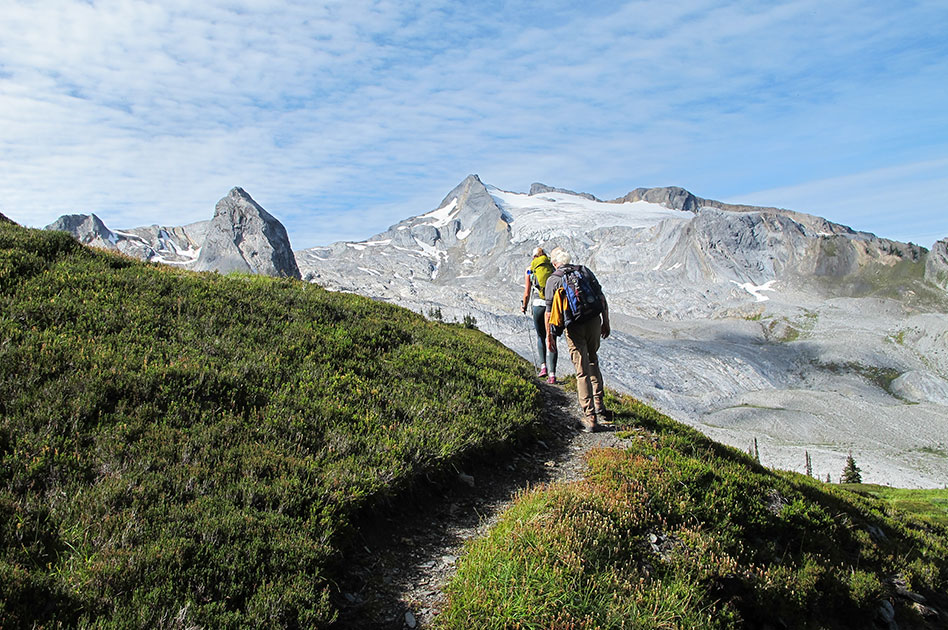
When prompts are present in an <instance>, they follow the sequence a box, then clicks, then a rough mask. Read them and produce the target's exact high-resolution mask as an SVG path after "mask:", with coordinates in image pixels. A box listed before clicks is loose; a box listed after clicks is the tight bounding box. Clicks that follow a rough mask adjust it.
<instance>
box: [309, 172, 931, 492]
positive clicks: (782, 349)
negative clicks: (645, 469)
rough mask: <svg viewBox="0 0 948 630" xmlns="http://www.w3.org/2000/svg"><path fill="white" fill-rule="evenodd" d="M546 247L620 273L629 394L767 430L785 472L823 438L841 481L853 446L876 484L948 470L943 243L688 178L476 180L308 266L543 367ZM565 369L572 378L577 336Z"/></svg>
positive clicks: (323, 277) (754, 433)
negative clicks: (602, 191)
mask: <svg viewBox="0 0 948 630" xmlns="http://www.w3.org/2000/svg"><path fill="white" fill-rule="evenodd" d="M538 245H539V246H542V247H544V248H546V249H547V251H550V250H552V248H553V247H555V246H560V247H563V248H565V249H567V250H568V251H570V252H571V254H572V256H573V259H574V261H576V262H580V263H583V264H585V265H587V266H588V267H590V268H591V269H592V270H593V271H594V272H595V273H596V275H597V277H598V278H599V280H600V282H601V283H602V285H603V287H604V289H605V291H606V293H607V295H608V298H609V303H610V309H611V312H612V319H613V330H614V334H613V336H612V337H610V339H609V340H607V341H606V342H604V344H603V350H602V352H603V359H604V366H605V373H606V378H607V381H608V382H609V384H610V385H611V386H613V387H616V388H617V389H619V390H622V391H626V392H629V393H631V394H633V395H635V396H637V397H639V398H643V399H647V400H649V401H650V402H651V403H653V404H655V405H656V406H658V407H659V408H661V409H663V410H665V411H667V412H668V413H670V414H671V415H673V416H675V417H677V418H679V419H683V420H686V421H689V422H692V423H694V424H695V425H697V426H699V427H700V428H701V429H702V430H704V431H705V432H706V433H708V434H709V435H711V436H712V437H714V438H716V439H719V440H721V441H724V442H726V443H730V444H733V445H735V446H738V447H741V448H744V447H746V446H747V444H748V443H749V442H750V441H752V440H753V438H755V437H756V438H758V442H759V444H761V448H762V456H763V457H764V459H765V463H769V464H771V465H779V466H785V467H788V468H795V469H802V466H803V462H804V458H803V449H804V448H806V449H807V450H808V451H809V453H810V455H811V457H812V460H813V462H814V463H815V467H816V470H817V471H818V472H819V473H820V476H822V477H825V475H826V473H830V474H831V475H833V476H835V475H837V474H838V472H839V470H841V469H842V465H843V461H844V459H845V456H846V454H847V453H848V452H849V451H853V453H854V455H856V456H857V459H859V453H861V452H863V451H864V454H865V457H864V458H862V459H859V461H860V462H864V461H865V462H866V465H865V466H864V469H865V470H866V475H865V476H866V478H867V479H868V480H873V481H880V482H885V481H896V482H900V483H902V484H903V485H905V484H908V485H913V484H919V485H939V484H941V483H943V480H944V479H946V478H948V463H946V459H948V458H946V457H945V456H944V455H943V454H942V453H946V452H948V437H946V436H948V318H946V317H945V315H944V313H945V312H946V310H948V308H946V305H948V295H946V294H945V291H944V290H943V288H940V287H939V286H937V284H936V283H935V280H936V279H937V278H938V277H939V275H938V274H939V273H942V274H943V273H944V266H943V265H944V263H943V262H941V261H942V259H943V256H941V257H940V254H939V252H940V250H937V247H936V250H933V252H927V251H926V250H924V249H923V248H920V247H918V246H916V245H912V244H907V243H899V242H896V241H890V240H886V239H881V238H877V237H875V236H874V235H872V234H867V233H862V232H855V231H853V230H851V229H849V228H847V227H845V226H842V225H838V224H834V223H832V222H829V221H826V220H825V219H822V218H820V217H815V216H812V215H807V214H803V213H799V212H792V211H788V210H780V209H776V208H757V207H748V206H733V205H728V204H724V203H720V202H716V201H713V200H706V199H701V198H699V197H695V196H694V195H692V194H691V193H689V192H688V191H685V190H683V189H680V188H662V189H637V190H634V191H632V192H631V193H629V194H628V195H626V196H625V197H623V198H620V199H616V200H612V201H601V200H599V199H597V198H596V197H595V196H593V195H590V194H587V193H574V192H571V191H566V190H562V189H555V188H551V187H548V186H544V185H541V184H534V186H533V187H531V192H530V194H523V193H514V192H509V191H504V190H500V189H498V188H495V187H492V186H489V185H485V184H484V183H483V182H481V181H480V179H479V178H478V177H477V176H476V175H471V176H469V177H467V178H466V179H465V180H464V181H463V182H461V184H459V185H458V186H457V187H456V188H455V189H454V190H453V191H451V192H450V193H449V194H448V195H447V196H446V197H445V198H444V200H443V201H442V202H441V203H440V204H439V205H438V206H437V207H436V208H435V209H434V210H432V211H429V212H424V213H422V214H419V215H418V216H415V217H411V218H408V219H405V220H404V221H402V222H400V223H398V224H396V225H393V226H392V227H391V228H389V229H388V230H386V231H385V232H383V233H381V234H378V235H376V236H373V237H371V238H369V239H368V240H366V241H362V242H342V243H335V244H333V245H331V246H328V247H316V248H312V249H308V250H303V251H299V252H297V261H298V263H299V266H300V270H301V272H302V273H303V274H304V278H305V279H308V280H311V281H313V282H316V283H318V284H320V285H323V286H325V287H327V288H330V289H335V290H344V291H352V292H357V293H361V294H364V295H369V296H372V297H375V298H379V299H386V300H390V301H392V302H395V303H398V304H400V305H403V306H406V307H409V308H412V309H414V310H416V311H419V312H422V313H426V314H427V313H432V312H435V311H437V312H440V313H441V314H442V315H443V316H444V317H445V318H446V319H448V320H452V319H453V320H458V321H460V320H461V319H462V318H463V317H465V316H473V317H474V318H475V319H476V320H477V322H478V327H479V328H481V329H482V330H484V331H485V332H488V333H490V334H491V335H493V336H494V337H496V338H498V339H500V340H501V341H503V342H504V343H505V344H507V345H508V346H510V347H512V348H514V349H515V350H517V351H518V352H520V353H521V354H522V355H523V356H525V357H528V358H529V357H531V356H532V355H533V353H534V352H535V350H534V347H535V346H534V344H533V332H532V327H533V325H532V321H530V320H529V319H528V318H527V317H525V316H523V315H521V314H520V306H519V305H520V296H521V295H522V293H523V287H524V271H525V269H526V267H527V265H528V264H529V260H530V253H531V252H532V250H533V249H534V248H535V247H537V246H538ZM941 277H944V276H941ZM942 286H943V285H942ZM560 345H561V346H564V344H562V343H561V344H560ZM533 360H534V362H537V357H535V356H533ZM557 371H558V373H560V374H566V373H570V372H572V366H571V365H569V359H568V356H567V353H566V352H565V347H561V354H560V360H559V366H558V368H557ZM909 426H910V427H911V429H910V430H909ZM768 458H769V461H768ZM867 460H869V461H871V462H872V464H871V465H870V464H869V461H867ZM821 466H822V469H821V468H820V467H821Z"/></svg>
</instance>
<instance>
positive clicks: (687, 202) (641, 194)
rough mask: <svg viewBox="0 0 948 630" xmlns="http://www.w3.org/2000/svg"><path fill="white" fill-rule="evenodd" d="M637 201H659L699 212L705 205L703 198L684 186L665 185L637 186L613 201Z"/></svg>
mask: <svg viewBox="0 0 948 630" xmlns="http://www.w3.org/2000/svg"><path fill="white" fill-rule="evenodd" d="M636 201H647V202H649V203H657V204H659V205H661V206H664V207H666V208H670V209H672V210H683V211H685V212H694V213H697V212H698V209H699V208H700V207H701V206H702V205H704V204H702V203H701V202H702V201H703V200H702V199H699V198H698V197H695V196H694V195H692V194H691V193H690V192H688V191H687V190H685V189H684V188H679V187H678V186H664V187H662V188H636V189H635V190H633V191H632V192H630V193H628V194H626V195H625V196H624V197H619V198H618V199H613V201H612V202H613V203H634V202H636Z"/></svg>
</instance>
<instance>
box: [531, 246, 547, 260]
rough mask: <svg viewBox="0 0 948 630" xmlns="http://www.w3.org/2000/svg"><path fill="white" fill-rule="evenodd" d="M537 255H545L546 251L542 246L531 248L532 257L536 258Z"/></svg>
mask: <svg viewBox="0 0 948 630" xmlns="http://www.w3.org/2000/svg"><path fill="white" fill-rule="evenodd" d="M537 256H546V252H545V251H543V248H542V247H537V248H536V249H535V250H533V257H534V258H536V257H537Z"/></svg>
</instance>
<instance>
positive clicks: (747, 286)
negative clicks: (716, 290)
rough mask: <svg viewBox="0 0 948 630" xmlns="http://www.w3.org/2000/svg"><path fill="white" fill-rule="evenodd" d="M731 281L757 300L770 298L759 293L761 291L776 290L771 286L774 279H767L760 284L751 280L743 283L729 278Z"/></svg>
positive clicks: (764, 300) (763, 300)
mask: <svg viewBox="0 0 948 630" xmlns="http://www.w3.org/2000/svg"><path fill="white" fill-rule="evenodd" d="M731 282H733V283H734V284H736V285H737V286H739V287H740V288H742V289H744V290H745V291H747V292H748V293H750V294H751V295H753V296H754V297H755V298H757V301H758V302H766V301H767V300H769V299H770V298H769V297H767V296H766V295H761V294H760V292H761V291H775V290H776V289H774V288H773V283H774V282H776V280H768V281H767V282H765V283H764V284H762V285H760V286H757V285H755V284H754V283H753V282H745V283H743V284H741V283H740V282H738V281H737V280H731Z"/></svg>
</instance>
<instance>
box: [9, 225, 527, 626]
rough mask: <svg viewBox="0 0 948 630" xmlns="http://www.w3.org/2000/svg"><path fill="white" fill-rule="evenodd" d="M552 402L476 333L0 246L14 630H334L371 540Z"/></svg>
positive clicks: (133, 266)
mask: <svg viewBox="0 0 948 630" xmlns="http://www.w3.org/2000/svg"><path fill="white" fill-rule="evenodd" d="M472 357H476V361H472ZM538 395H539V391H538V389H537V387H536V385H535V384H534V382H533V378H532V370H531V369H530V368H529V366H528V365H527V364H526V362H525V361H523V360H521V359H520V358H518V357H516V356H515V355H514V354H513V353H511V352H509V351H507V350H506V349H505V348H503V347H502V346H501V345H500V344H499V343H497V342H496V341H495V340H493V339H490V338H489V337H487V336H485V335H483V334H481V333H480V332H478V331H476V330H467V329H463V328H459V327H456V326H448V325H444V324H439V323H434V322H428V321H426V320H425V319H424V318H423V317H421V316H419V315H416V314H414V313H411V312H409V311H407V310H405V309H401V308H398V307H396V306H392V305H388V304H384V303H379V302H374V301H371V300H368V299H364V298H361V297H358V296H354V295H347V294H340V293H330V292H327V291H325V290H323V289H321V288H319V287H316V286H313V285H308V284H304V283H301V282H297V281H292V280H285V279H284V280H278V279H272V278H264V277H258V276H247V275H239V274H236V275H227V276H221V275H218V274H195V273H190V272H186V271H181V270H176V269H173V268H169V267H159V266H155V265H148V264H144V263H140V262H137V261H133V260H131V259H127V258H124V257H120V256H114V255H108V254H105V253H101V252H94V251H91V250H89V249H87V248H85V247H82V246H80V245H79V244H78V243H76V242H75V241H74V240H73V239H71V238H69V237H68V236H67V235H65V234H63V233H56V232H40V231H35V230H25V229H23V228H19V227H17V226H14V225H8V224H4V225H0V460H2V466H0V627H4V628H5V627H31V626H33V625H35V626H37V627H55V626H57V625H58V624H62V625H65V626H75V625H90V626H94V627H103V628H107V627H112V628H124V627H159V626H170V625H180V626H182V627H186V626H193V625H199V626H204V627H215V628H238V627H240V628H242V627H319V626H325V625H326V624H328V623H329V622H330V620H331V619H332V618H333V616H334V611H333V609H332V606H331V605H330V603H329V597H328V593H329V588H330V584H331V578H332V575H333V572H334V571H335V564H336V562H337V561H338V558H339V557H340V555H341V552H342V550H343V549H344V546H345V545H346V544H347V540H348V538H349V537H350V536H351V535H352V533H353V529H352V528H353V526H354V523H355V522H356V521H357V519H359V518H360V517H361V516H362V515H365V514H369V513H371V511H372V510H374V509H377V507H378V506H380V505H382V504H384V503H385V502H386V501H390V500H391V499H392V498H393V497H395V496H397V495H398V494H399V493H401V492H404V491H406V490H407V489H409V488H410V487H411V486H412V485H413V484H415V483H418V481H419V480H421V479H424V478H425V476H426V475H429V474H434V475H435V476H437V475H438V474H439V473H445V474H446V471H448V470H450V469H451V464H452V463H453V462H454V461H456V460H458V459H460V458H464V457H469V456H471V455H472V454H473V453H476V452H481V451H483V450H486V449H489V448H492V446H493V445H495V444H496V443H497V442H500V441H504V440H509V439H511V438H513V437H514V436H516V435H517V434H519V433H520V432H523V431H525V430H529V429H530V428H531V427H532V426H533V425H534V423H535V420H536V413H537V412H536V409H538V408H539V405H538V404H537V396H538ZM38 602H40V603H42V604H40V605H38Z"/></svg>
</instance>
